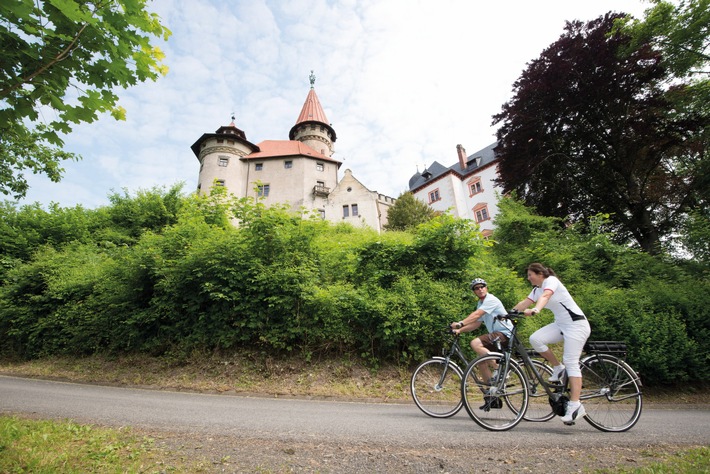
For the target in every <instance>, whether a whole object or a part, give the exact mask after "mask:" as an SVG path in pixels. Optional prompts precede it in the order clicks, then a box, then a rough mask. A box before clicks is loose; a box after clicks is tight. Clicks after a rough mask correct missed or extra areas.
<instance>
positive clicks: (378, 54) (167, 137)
mask: <svg viewBox="0 0 710 474" xmlns="http://www.w3.org/2000/svg"><path fill="white" fill-rule="evenodd" d="M649 7H650V4H649V3H648V2H646V1H643V0H543V1H538V2H533V1H530V0H498V1H494V2H478V1H473V0H287V1H286V0H155V1H153V2H149V3H148V10H149V11H151V12H155V13H157V14H158V15H159V16H160V17H161V19H162V22H163V24H165V25H166V26H167V27H168V28H169V29H170V30H171V31H172V36H171V37H170V38H169V39H168V41H167V42H164V41H162V40H158V39H154V41H153V43H154V44H155V45H157V46H159V47H160V48H161V49H162V50H163V51H164V52H165V54H166V58H165V61H164V63H165V64H166V65H167V66H168V67H169V72H168V74H167V75H166V76H165V77H162V78H160V79H159V80H158V81H156V82H147V83H141V84H139V85H136V86H134V87H132V88H130V89H127V90H123V89H121V90H118V91H117V93H118V96H119V98H120V100H119V105H121V106H123V107H124V108H125V109H126V111H127V119H126V120H125V121H116V120H114V119H113V118H111V117H110V116H108V115H106V116H101V117H100V118H99V120H98V121H96V122H94V123H91V124H82V125H79V126H76V127H75V128H74V130H73V132H72V133H71V134H70V135H69V136H67V137H66V139H65V147H64V148H65V150H66V151H70V152H73V153H77V154H79V155H81V157H82V159H81V160H80V161H67V162H64V164H63V167H64V169H65V173H64V177H63V179H62V181H61V182H59V183H52V182H51V181H50V180H49V179H47V178H46V177H44V176H42V175H37V176H34V175H29V176H28V181H29V183H30V190H29V192H28V193H27V196H26V198H25V199H23V200H21V201H20V203H21V204H28V203H34V202H39V203H40V204H42V205H43V206H45V207H46V206H47V205H48V204H49V203H51V202H55V203H58V204H59V205H60V206H62V207H73V206H75V205H82V206H84V207H85V208H92V209H93V208H96V207H99V206H103V205H107V204H109V199H108V196H109V195H111V194H113V193H120V194H123V193H124V192H128V193H129V194H131V195H134V194H135V193H136V192H137V191H139V190H147V189H152V188H154V187H159V188H160V187H165V188H169V187H171V186H173V185H175V184H178V183H183V192H184V193H186V194H187V193H191V192H194V191H195V189H196V187H197V177H198V172H199V162H198V160H197V158H196V157H195V155H194V154H193V153H192V150H191V149H190V146H191V145H192V144H193V143H194V142H195V141H197V139H199V138H200V137H201V136H202V134H203V133H214V132H215V131H216V130H217V129H218V128H219V127H220V126H223V125H228V124H229V123H230V122H231V117H232V115H234V117H235V120H234V122H235V124H236V126H237V127H238V128H240V129H241V130H243V131H244V132H245V134H246V137H247V139H248V140H249V141H251V142H252V143H255V144H258V143H259V142H261V141H263V140H288V133H289V131H290V129H291V127H292V126H293V125H294V124H295V121H296V119H297V118H298V115H299V113H300V111H301V108H302V107H303V103H304V101H305V99H306V96H307V94H308V91H309V90H310V82H309V75H310V74H311V71H313V73H314V74H315V77H316V82H315V91H316V93H317V95H318V98H319V99H320V102H321V105H322V106H323V109H324V111H325V114H326V116H327V117H328V120H329V121H330V123H331V125H332V126H333V128H334V129H335V132H336V134H337V141H336V142H335V154H334V155H333V158H334V159H336V160H338V161H341V162H342V166H341V167H340V172H339V178H342V176H343V172H344V171H345V170H346V169H350V170H352V172H353V175H354V177H355V178H356V179H358V180H359V181H360V182H361V183H362V184H364V185H365V186H366V187H367V188H368V189H370V190H371V191H377V192H379V193H382V194H385V195H388V196H391V197H395V198H396V197H398V196H399V195H400V194H401V193H402V192H404V191H407V190H408V182H409V178H410V177H411V176H412V175H413V174H414V173H416V172H417V171H423V170H424V168H425V167H426V166H429V165H431V163H432V162H434V161H438V162H439V163H440V164H442V165H444V166H447V167H448V166H451V165H453V164H454V163H456V162H457V160H458V158H457V153H456V145H458V144H461V145H463V147H464V148H465V149H466V153H467V155H471V154H473V153H474V152H476V151H478V150H480V149H483V148H485V147H487V146H488V145H490V144H492V143H493V142H494V141H495V132H496V129H497V126H495V125H494V124H493V123H492V116H493V115H495V114H497V113H498V112H500V110H501V107H502V106H503V104H505V103H506V102H507V101H508V100H510V99H511V98H512V94H513V84H514V82H515V81H516V80H517V79H518V78H519V77H520V75H521V74H522V72H523V71H524V70H525V69H526V67H527V64H528V63H529V62H530V61H532V60H534V59H537V58H538V57H539V56H540V54H541V53H542V51H543V50H544V49H545V48H546V47H547V46H549V45H550V44H552V43H553V42H555V41H556V40H557V39H558V38H559V37H560V35H562V34H563V32H564V26H565V22H566V21H572V20H582V21H588V20H592V19H595V18H597V17H599V16H601V15H603V14H604V13H606V12H608V11H617V12H625V13H630V14H632V15H634V16H636V17H637V18H642V17H643V12H644V10H646V9H647V8H649Z"/></svg>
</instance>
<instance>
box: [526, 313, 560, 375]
mask: <svg viewBox="0 0 710 474" xmlns="http://www.w3.org/2000/svg"><path fill="white" fill-rule="evenodd" d="M563 340H564V338H563V336H562V331H560V328H559V326H557V324H556V323H550V324H548V325H547V326H543V327H541V328H540V329H538V330H537V331H535V332H534V333H532V335H531V336H530V345H531V346H532V348H533V349H535V351H536V352H538V353H539V354H540V355H541V356H542V357H544V358H545V360H546V361H547V362H549V363H550V365H552V366H553V367H557V366H558V365H560V361H559V360H557V357H555V354H554V353H553V352H552V350H551V349H550V348H549V347H548V346H547V345H548V344H554V343H557V342H562V341H563Z"/></svg>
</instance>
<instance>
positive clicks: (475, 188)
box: [468, 177, 483, 196]
mask: <svg viewBox="0 0 710 474" xmlns="http://www.w3.org/2000/svg"><path fill="white" fill-rule="evenodd" d="M468 191H469V193H470V194H469V196H473V195H474V194H478V193H482V192H483V185H481V178H479V177H476V178H473V180H472V181H471V182H470V183H469V184H468Z"/></svg>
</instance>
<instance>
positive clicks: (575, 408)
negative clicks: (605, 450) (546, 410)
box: [562, 403, 587, 425]
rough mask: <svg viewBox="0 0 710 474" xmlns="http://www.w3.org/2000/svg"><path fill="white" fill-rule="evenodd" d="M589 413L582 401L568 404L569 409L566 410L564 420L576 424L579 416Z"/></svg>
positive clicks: (568, 423)
mask: <svg viewBox="0 0 710 474" xmlns="http://www.w3.org/2000/svg"><path fill="white" fill-rule="evenodd" d="M586 414H587V410H585V409H584V405H582V404H581V403H579V404H576V405H573V404H572V403H568V404H567V410H566V411H565V416H563V417H562V422H563V423H564V424H565V425H574V422H575V420H577V418H582V417H583V416H584V415H586Z"/></svg>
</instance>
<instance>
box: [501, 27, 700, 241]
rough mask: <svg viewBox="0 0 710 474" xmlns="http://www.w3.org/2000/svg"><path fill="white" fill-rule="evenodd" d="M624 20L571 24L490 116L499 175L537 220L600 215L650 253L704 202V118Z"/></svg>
mask: <svg viewBox="0 0 710 474" xmlns="http://www.w3.org/2000/svg"><path fill="white" fill-rule="evenodd" d="M620 18H622V17H621V16H620V15H616V14H607V15H605V16H604V17H600V18H598V19H596V20H593V21H590V22H588V23H582V22H579V21H575V22H568V23H567V26H566V28H565V34H563V35H562V36H561V37H560V39H559V40H557V41H556V42H555V43H553V44H552V45H551V46H549V47H548V48H547V49H546V50H545V51H543V53H542V54H541V56H540V57H539V58H538V59H536V60H534V61H532V62H531V63H530V64H529V66H528V69H527V70H526V71H524V72H523V74H522V76H521V77H520V78H519V79H518V80H517V81H516V82H515V84H514V97H513V99H512V100H511V101H510V102H508V103H507V104H505V105H504V106H503V110H502V112H501V113H499V114H498V115H496V116H495V117H494V122H496V123H501V124H502V125H501V127H500V128H499V130H498V140H499V146H498V148H497V152H498V154H499V156H500V162H499V172H500V181H501V182H502V184H503V186H504V188H505V190H506V191H511V190H515V191H516V192H517V193H518V196H519V197H520V198H521V199H522V200H523V201H524V202H525V203H526V204H527V205H530V206H533V207H534V208H535V209H537V210H538V212H539V213H540V214H542V215H546V216H555V217H560V218H565V219H570V220H571V221H573V222H586V221H588V220H589V219H590V218H591V217H592V216H594V215H596V214H600V213H604V214H608V215H609V222H608V223H607V225H608V226H610V227H613V229H614V235H615V237H616V240H617V241H619V242H627V241H629V240H633V241H635V242H636V243H637V244H638V245H639V246H640V247H641V248H642V249H643V250H644V251H647V252H650V253H653V254H655V253H659V252H660V251H661V241H662V238H663V237H669V236H671V234H672V233H673V232H675V231H677V229H678V228H679V226H680V224H681V223H682V221H683V219H684V216H685V214H686V213H687V212H688V211H689V210H692V209H694V208H696V207H698V206H700V205H701V202H702V199H703V198H702V196H703V195H704V194H705V189H706V188H707V184H708V183H707V182H706V180H707V177H706V176H707V175H706V174H703V170H705V169H706V168H707V162H708V157H707V143H708V141H707V138H708V135H707V133H705V131H706V128H707V124H708V121H707V115H706V114H703V113H701V111H700V110H699V109H698V107H691V106H690V104H694V103H695V102H694V101H693V100H692V99H691V97H692V94H693V90H692V89H691V88H689V86H688V85H687V84H683V83H680V82H679V81H677V82H678V83H677V84H676V85H674V86H673V87H672V88H670V89H668V87H667V84H668V82H669V81H670V80H671V79H672V76H671V75H669V72H668V70H667V69H666V68H664V66H663V53H662V52H661V51H659V50H657V49H654V48H653V47H652V46H651V45H650V44H648V43H642V44H639V45H638V47H636V48H634V49H632V50H628V49H626V48H627V47H628V45H629V44H630V42H631V39H630V37H628V36H626V35H625V34H623V33H621V32H617V33H613V31H614V30H613V28H614V24H615V21H617V20H618V19H620ZM622 51H627V53H626V54H622ZM680 97H684V98H685V99H683V100H681V99H679V98H680ZM682 103H685V104H686V106H684V107H682V108H681V105H682Z"/></svg>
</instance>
